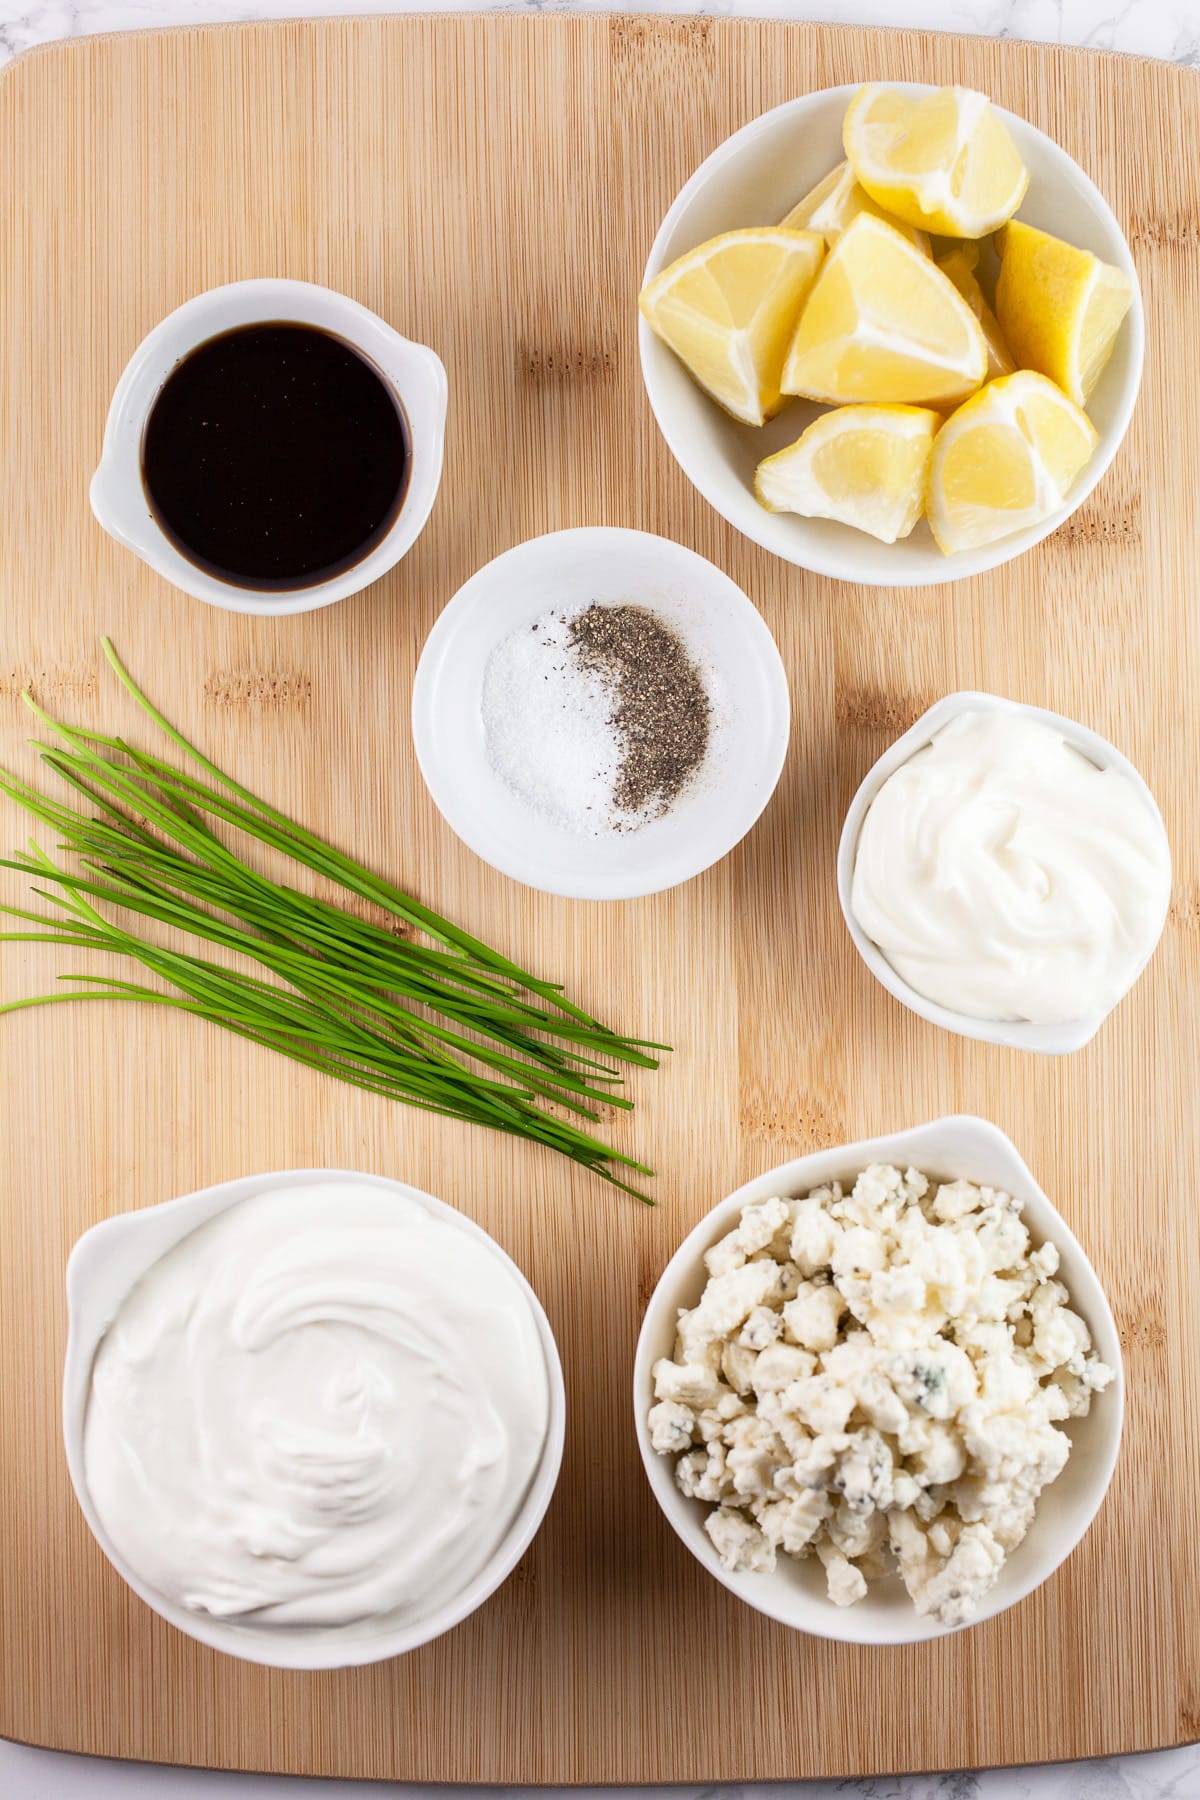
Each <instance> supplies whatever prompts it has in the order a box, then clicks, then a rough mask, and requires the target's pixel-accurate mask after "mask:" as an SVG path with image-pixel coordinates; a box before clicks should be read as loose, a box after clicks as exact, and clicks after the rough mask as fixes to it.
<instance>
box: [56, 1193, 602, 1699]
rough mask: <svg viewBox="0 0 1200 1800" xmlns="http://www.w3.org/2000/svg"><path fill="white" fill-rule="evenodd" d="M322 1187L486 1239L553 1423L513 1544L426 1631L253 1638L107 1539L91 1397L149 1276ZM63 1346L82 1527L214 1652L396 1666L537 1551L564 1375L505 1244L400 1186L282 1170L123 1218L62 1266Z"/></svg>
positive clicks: (559, 1429) (556, 1464) (312, 1663)
mask: <svg viewBox="0 0 1200 1800" xmlns="http://www.w3.org/2000/svg"><path fill="white" fill-rule="evenodd" d="M327 1181H347V1182H353V1183H354V1184H355V1185H356V1186H363V1187H377V1188H382V1189H384V1190H385V1191H386V1192H388V1193H391V1194H395V1195H397V1196H403V1197H404V1198H406V1199H409V1200H415V1201H417V1202H419V1204H420V1205H422V1206H424V1207H427V1208H428V1210H429V1211H430V1212H432V1213H436V1214H437V1215H438V1217H439V1218H444V1219H446V1220H448V1221H449V1222H451V1223H452V1224H454V1225H455V1226H457V1227H458V1228H459V1229H460V1230H462V1231H464V1232H465V1233H467V1234H468V1235H469V1236H471V1237H473V1238H476V1239H481V1240H482V1241H483V1242H484V1243H485V1244H486V1245H487V1246H488V1249H489V1250H490V1251H491V1252H492V1253H493V1254H494V1255H495V1256H496V1257H497V1259H498V1260H499V1261H500V1262H502V1263H503V1264H504V1265H505V1267H506V1268H507V1269H508V1270H509V1272H510V1274H511V1275H512V1276H513V1277H514V1278H515V1280H516V1281H517V1282H518V1284H519V1285H520V1287H521V1289H522V1290H523V1292H524V1294H525V1297H526V1299H527V1300H528V1303H529V1310H530V1313H531V1314H532V1316H533V1320H534V1323H535V1325H536V1327H537V1332H538V1336H539V1338H540V1339H541V1344H542V1350H543V1352H544V1354H545V1358H546V1375H547V1382H548V1387H549V1393H550V1416H549V1421H548V1425H547V1430H546V1443H545V1447H544V1449H543V1451H542V1457H541V1461H540V1463H539V1465H538V1468H537V1472H536V1474H535V1475H534V1478H533V1480H532V1482H531V1483H530V1486H529V1491H528V1492H527V1494H526V1495H525V1498H524V1500H523V1501H522V1503H521V1506H520V1509H519V1511H518V1513H517V1515H516V1517H515V1518H514V1519H513V1522H512V1524H511V1526H510V1527H509V1529H508V1532H507V1533H506V1534H505V1536H504V1538H503V1539H502V1540H501V1542H500V1543H499V1544H498V1545H497V1547H496V1550H495V1552H494V1553H493V1555H492V1557H491V1558H490V1560H489V1561H488V1562H487V1564H486V1565H485V1566H484V1567H483V1568H482V1569H481V1570H480V1571H479V1573H478V1574H477V1575H476V1576H475V1577H474V1579H473V1580H472V1581H471V1582H469V1583H468V1585H467V1586H466V1587H465V1588H463V1589H462V1591H461V1592H460V1593H458V1594H456V1595H455V1596H454V1597H453V1599H451V1600H448V1601H446V1602H445V1603H444V1604H443V1605H442V1606H440V1607H438V1608H437V1609H436V1610H435V1611H433V1612H431V1613H429V1614H428V1615H427V1616H426V1617H425V1618H423V1619H419V1620H407V1621H405V1622H404V1623H403V1624H397V1623H396V1622H395V1621H394V1620H393V1621H390V1622H389V1619H388V1617H387V1616H386V1615H383V1616H381V1617H379V1618H375V1619H365V1620H362V1621H361V1622H359V1623H357V1624H354V1625H344V1626H339V1627H336V1628H332V1627H330V1628H316V1627H311V1628H305V1629H302V1628H299V1627H298V1628H296V1629H295V1630H287V1631H284V1630H276V1631H272V1630H255V1629H254V1628H253V1627H252V1626H246V1625H237V1624H235V1623H232V1622H231V1621H229V1620H225V1619H218V1618H214V1617H211V1616H210V1615H208V1614H205V1613H194V1612H189V1611H187V1609H186V1608H184V1607H181V1606H176V1605H175V1604H174V1602H173V1601H170V1600H167V1599H165V1598H164V1597H163V1595H161V1594H159V1593H157V1592H156V1591H155V1590H154V1589H153V1588H151V1587H148V1586H147V1585H146V1584H145V1583H144V1582H143V1581H142V1580H141V1579H140V1577H139V1576H138V1574H137V1571H136V1570H135V1569H132V1568H130V1566H129V1564H128V1563H127V1562H126V1561H125V1560H124V1558H123V1557H122V1556H121V1554H120V1552H119V1551H117V1550H116V1549H115V1548H114V1546H113V1544H112V1543H111V1541H110V1539H109V1537H108V1535H107V1533H106V1532H105V1530H104V1526H103V1525H102V1523H101V1521H100V1519H99V1517H98V1515H97V1513H96V1509H95V1507H94V1506H93V1504H92V1500H91V1496H90V1495H89V1493H88V1488H87V1482H86V1480H85V1476H84V1462H83V1428H84V1420H85V1417H86V1414H87V1405H88V1396H89V1392H90V1388H91V1375H92V1364H93V1362H94V1361H95V1357H96V1352H97V1350H98V1349H99V1347H100V1342H101V1339H102V1338H103V1337H104V1334H105V1332H106V1331H107V1330H108V1328H109V1326H110V1324H111V1323H112V1321H113V1319H114V1318H115V1316H116V1314H117V1312H118V1310H119V1309H120V1306H121V1303H122V1301H123V1300H124V1299H125V1296H126V1295H127V1294H128V1293H129V1291H130V1289H131V1288H132V1287H134V1286H135V1284H136V1283H137V1282H138V1281H139V1280H140V1278H141V1277H142V1275H144V1274H145V1272H146V1270H147V1269H149V1268H150V1267H151V1265H152V1264H154V1263H156V1262H157V1261H158V1260H159V1259H160V1258H161V1257H163V1256H165V1255H166V1253H167V1252H168V1250H171V1249H173V1248H174V1246H175V1245H176V1244H178V1243H179V1242H180V1240H181V1239H182V1238H185V1237H187V1236H188V1235H189V1234H190V1233H191V1232H193V1231H195V1230H196V1229H197V1228H198V1227H199V1226H201V1225H203V1224H205V1223H207V1221H208V1220H209V1219H212V1218H215V1217H216V1216H217V1214H218V1213H223V1212H225V1211H227V1210H228V1209H229V1207H231V1206H237V1205H238V1204H239V1203H240V1202H241V1201H243V1200H249V1199H250V1198H251V1197H252V1196H253V1195H255V1194H259V1193H262V1192H263V1191H264V1190H265V1189H268V1188H272V1187H278V1186H280V1185H281V1184H282V1183H285V1182H286V1183H288V1184H289V1185H293V1186H304V1187H307V1186H311V1185H314V1184H320V1183H322V1182H327ZM67 1309H68V1318H69V1324H68V1335H67V1353H66V1366H65V1369H64V1372H63V1436H64V1439H65V1442H66V1451H67V1467H68V1469H69V1471H70V1475H71V1481H72V1484H73V1486H74V1488H75V1495H76V1498H77V1499H78V1501H79V1504H80V1507H81V1508H82V1510H83V1515H84V1518H85V1519H86V1520H87V1522H88V1524H89V1526H90V1527H91V1530H92V1533H93V1535H94V1537H95V1538H96V1541H97V1543H98V1544H99V1545H100V1548H101V1550H103V1552H104V1554H105V1556H106V1557H107V1558H108V1560H109V1562H110V1563H111V1564H112V1565H113V1567H114V1568H115V1569H116V1571H117V1573H118V1575H120V1576H121V1577H122V1578H123V1579H124V1580H125V1581H126V1582H128V1584H129V1586H130V1587H131V1588H132V1589H133V1591H134V1592H135V1593H136V1594H139V1595H140V1596H141V1598H142V1599H143V1600H144V1601H145V1602H146V1605H147V1606H149V1607H151V1608H152V1609H153V1610H154V1611H155V1612H156V1613H158V1614H159V1616H160V1617H161V1618H164V1619H166V1620H167V1622H168V1623H169V1624H171V1625H175V1626H178V1628H179V1630H180V1631H184V1632H186V1633H187V1635H188V1636H189V1637H192V1638H196V1639H198V1641H199V1642H200V1643H202V1644H207V1645H208V1646H209V1648H210V1649H213V1650H223V1651H225V1652H226V1653H227V1654H228V1655H230V1656H238V1657H241V1658H242V1660H243V1661H245V1662H254V1663H263V1664H265V1665H267V1666H268V1667H270V1668H276V1669H341V1668H350V1667H355V1666H357V1665H359V1664H361V1663H371V1662H381V1661H382V1660H383V1659H384V1658H386V1657H389V1656H400V1655H402V1654H403V1653H404V1652H405V1651H407V1650H415V1649H417V1648H418V1646H419V1645H421V1644H427V1643H429V1642H430V1640H431V1639H433V1638H436V1637H440V1636H441V1634H442V1632H444V1631H448V1630H449V1629H450V1627H451V1626H452V1625H457V1624H458V1623H459V1622H460V1621H461V1620H463V1619H465V1618H466V1617H467V1615H468V1614H469V1613H472V1612H474V1611H475V1610H476V1608H477V1607H479V1606H482V1604H483V1602H484V1601H485V1600H486V1599H487V1598H488V1596H489V1595H490V1594H492V1593H494V1592H495V1590H496V1589H497V1588H498V1587H499V1586H500V1583H501V1582H502V1581H503V1580H504V1579H505V1577H506V1576H507V1575H508V1574H510V1573H511V1571H512V1570H513V1569H514V1568H515V1567H516V1564H517V1562H518V1561H519V1559H520V1558H521V1556H522V1555H523V1554H524V1552H525V1551H526V1549H528V1547H529V1545H530V1544H531V1543H532V1541H533V1538H534V1536H535V1534H536V1532H537V1530H538V1527H539V1526H540V1524H541V1522H542V1519H543V1517H544V1516H545V1512H546V1508H547V1507H548V1506H549V1504H550V1499H551V1496H552V1495H553V1493H554V1488H555V1484H556V1482H557V1480H558V1472H559V1468H560V1465H561V1463H562V1453H563V1441H564V1435H565V1429H566V1399H565V1394H564V1389H563V1376H562V1365H561V1363H560V1361H559V1356H558V1347H557V1345H556V1344H555V1341H554V1334H553V1332H552V1331H551V1329H550V1324H549V1321H548V1319H547V1318H546V1315H545V1313H544V1311H543V1310H542V1305H541V1302H540V1301H539V1300H538V1297H537V1295H536V1294H535V1293H534V1291H533V1289H532V1288H531V1287H530V1285H529V1283H528V1282H527V1281H526V1280H525V1277H524V1276H523V1275H522V1274H521V1271H520V1270H519V1269H518V1268H517V1266H516V1264H515V1263H514V1262H513V1261H512V1260H511V1258H510V1257H508V1256H506V1255H505V1253H504V1251H503V1250H501V1248H500V1246H499V1244H497V1243H496V1242H495V1240H494V1239H493V1238H491V1237H489V1236H488V1234H487V1232H486V1231H484V1230H482V1229H481V1227H480V1226H478V1225H476V1224H474V1223H473V1222H472V1221H471V1220H470V1219H467V1218H464V1217H463V1215H462V1214H461V1213H459V1212H455V1211H454V1209H453V1208H452V1207H449V1206H446V1205H445V1204H444V1202H442V1201H441V1200H435V1199H434V1198H433V1197H432V1195H430V1194H424V1193H422V1192H421V1191H420V1189H418V1188H412V1187H409V1186H407V1184H406V1183H404V1182H402V1181H391V1180H389V1179H388V1178H387V1177H385V1176H382V1175H362V1174H358V1173H354V1172H351V1171H347V1170H344V1169H287V1170H282V1171H276V1172H274V1173H271V1174H265V1175H245V1176H242V1177H239V1178H238V1179H237V1180H235V1181H224V1182H221V1183H220V1184H219V1185H218V1186H216V1187H209V1188H201V1189H200V1190H199V1191H198V1192H197V1193H194V1194H186V1195H184V1196H183V1197H182V1198H181V1199H178V1200H166V1201H164V1202H163V1203H162V1204H161V1205H159V1206H150V1207H146V1208H144V1209H143V1210H142V1211H140V1212H129V1213H120V1214H118V1215H117V1217H116V1218H112V1219H107V1220H105V1221H104V1223H103V1224H100V1225H94V1226H93V1227H92V1229H91V1230H90V1231H86V1232H84V1234H83V1236H82V1237H81V1238H80V1239H79V1241H78V1243H77V1244H76V1245H75V1247H74V1249H73V1250H72V1252H71V1256H70V1259H69V1261H68V1263H67Z"/></svg>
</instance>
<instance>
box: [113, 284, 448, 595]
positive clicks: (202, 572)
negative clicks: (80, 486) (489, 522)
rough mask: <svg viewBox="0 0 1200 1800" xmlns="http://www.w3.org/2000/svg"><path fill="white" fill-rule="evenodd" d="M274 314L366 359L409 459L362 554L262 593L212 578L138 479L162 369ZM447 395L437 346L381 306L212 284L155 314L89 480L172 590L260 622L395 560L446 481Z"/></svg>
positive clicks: (122, 538) (349, 587)
mask: <svg viewBox="0 0 1200 1800" xmlns="http://www.w3.org/2000/svg"><path fill="white" fill-rule="evenodd" d="M281 322H282V323H289V324H301V325H314V326H316V327H318V329H320V330H322V331H327V332H329V333H330V334H331V335H332V336H334V337H338V338H341V339H342V341H343V342H344V343H347V344H349V345H350V346H351V347H352V348H353V349H355V350H357V351H358V352H359V354H360V355H362V356H364V357H365V358H366V359H367V361H368V362H369V363H370V364H371V365H372V367H373V368H374V369H375V372H376V373H377V374H378V375H379V376H381V377H382V379H383V380H384V382H385V383H386V384H387V386H388V387H389V388H390V389H391V390H392V394H393V396H394V398H395V400H396V402H397V403H398V405H399V407H400V410H401V412H402V413H403V415H404V417H405V419H406V420H407V423H408V434H409V450H410V453H411V462H410V465H409V470H408V485H407V488H406V489H405V493H404V499H403V501H402V503H401V506H400V510H399V512H398V513H397V515H396V517H395V519H394V520H393V522H392V525H391V527H390V528H389V530H388V532H387V534H386V535H385V536H384V537H383V538H381V539H380V541H379V543H378V544H376V545H375V547H374V549H373V550H370V551H368V553H367V554H366V555H365V556H364V557H363V558H362V559H361V561H359V562H356V563H355V564H354V565H353V566H352V567H351V568H348V569H343V570H342V571H341V572H340V573H339V574H337V575H334V576H331V577H330V579H329V580H328V581H319V582H312V583H309V584H308V585H304V584H303V583H299V584H297V585H296V586H295V587H292V588H275V589H270V590H263V589H261V588H253V587H240V586H239V585H238V583H237V582H236V581H235V580H233V579H232V578H230V579H229V580H226V579H224V578H222V577H220V576H217V575H213V574H210V573H209V572H208V570H206V569H202V568H201V567H200V566H199V565H198V564H197V563H194V562H192V561H191V560H190V559H189V558H188V557H187V556H185V555H184V553H183V551H182V550H180V549H178V548H177V546H176V545H175V543H174V542H173V541H172V540H171V538H169V537H168V536H167V534H166V532H165V531H163V529H162V527H161V526H160V525H159V523H158V520H157V519H156V518H155V516H154V512H153V510H152V508H151V506H150V502H149V499H148V497H147V494H146V489H145V484H144V482H143V479H142V439H143V437H144V434H145V429H146V421H147V419H148V418H149V416H150V413H151V411H152V409H153V406H154V402H155V400H156V399H157V397H158V394H159V392H160V390H161V388H162V387H163V384H164V383H165V382H166V380H167V377H168V376H169V375H170V374H171V372H172V371H173V370H174V369H175V368H176V366H177V365H178V364H179V363H180V362H182V361H183V359H184V358H185V357H186V356H188V355H190V354H191V352H192V351H193V350H195V349H197V348H198V347H199V345H201V344H204V343H207V342H208V340H209V339H210V338H214V337H220V336H221V335H222V334H223V333H224V332H227V331H236V330H238V329H239V328H240V327H242V326H245V325H254V324H267V323H272V324H278V323H281ZM447 393H448V388H447V381H446V371H445V368H444V367H443V365H442V362H441V359H440V357H438V356H437V355H436V353H435V352H434V351H432V350H430V349H428V348H427V347H426V346H425V345H424V344H415V343H412V342H411V341H410V340H409V339H408V338H405V337H401V335H400V333H399V332H398V331H394V330H393V329H392V327H391V326H390V325H388V324H386V323H385V321H384V320H383V319H381V318H380V317H379V315H378V314H377V313H373V312H371V311H369V309H368V308H367V307H365V306H361V305H360V304H359V302H358V301H357V300H351V299H350V298H349V296H348V295H346V294H339V293H335V292H334V290H333V289H332V288H326V287H319V286H317V285H316V284H315V283H313V282H310V281H283V280H275V279H263V280H256V281H234V282H230V283H229V284H228V285H227V286H225V287H215V288H209V289H208V290H207V291H206V292H204V293H201V294H197V295H195V296H194V298H193V299H191V300H185V301H184V303H183V305H182V306H177V307H176V308H175V311H174V312H172V313H168V314H167V316H166V318H165V319H162V320H160V322H159V323H158V324H157V325H156V326H155V327H154V329H153V331H151V332H149V333H148V335H147V336H146V337H144V338H143V339H142V341H141V343H140V344H139V345H138V347H137V349H136V350H135V351H134V353H133V355H132V356H131V357H130V359H129V362H128V363H127V364H126V366H125V370H124V373H123V374H122V376H121V379H120V380H119V381H118V383H117V386H116V390H115V392H114V393H113V397H112V403H111V405H110V407H109V411H108V420H107V423H106V424H105V427H104V448H103V452H102V454H101V457H100V463H99V467H98V468H97V470H96V473H95V474H94V475H93V477H92V484H91V490H90V498H91V503H92V511H93V512H94V513H95V515H96V518H97V519H98V520H99V522H100V524H101V525H102V526H103V527H104V529H105V531H107V532H108V534H109V536H110V537H113V538H115V539H116V541H117V542H118V543H119V544H124V545H125V547H126V548H127V549H129V550H132V551H133V553H134V555H135V556H139V557H141V559H142V561H143V562H144V563H148V564H149V566H150V567H151V568H152V569H154V570H156V571H157V573H158V574H159V575H161V576H163V578H164V579H165V580H167V581H169V582H171V583H172V585H173V586H174V587H177V588H182V589H183V591H184V593H185V594H191V595H192V596H193V598H195V599H197V600H205V601H207V602H208V604H209V605H210V606H219V607H222V608H224V610H225V611H226V612H237V613H250V614H253V615H256V616H258V617H259V618H280V617H283V616H285V615H288V614H292V613H303V612H312V611H314V610H315V609H316V608H317V607H320V606H331V605H332V604H333V602H334V601H335V600H345V599H346V598H347V597H348V596H349V595H350V594H357V593H359V592H361V590H362V589H363V588H365V587H368V586H369V585H370V584H371V582H373V581H376V580H378V578H379V577H380V576H381V575H385V574H386V573H387V571H388V570H389V569H391V568H394V566H395V565H396V563H398V562H399V561H400V559H401V557H402V556H404V555H405V553H406V552H407V551H408V550H410V549H411V548H412V546H413V544H414V543H415V542H416V540H417V538H418V537H419V536H420V533H421V531H422V530H423V529H424V526H425V523H426V520H427V519H428V518H429V515H430V513H431V512H432V510H433V503H434V501H435V500H436V498H437V491H438V487H439V484H440V482H441V478H442V452H443V441H444V438H445V430H446V406H447Z"/></svg>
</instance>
